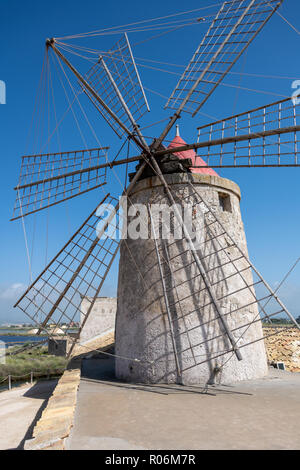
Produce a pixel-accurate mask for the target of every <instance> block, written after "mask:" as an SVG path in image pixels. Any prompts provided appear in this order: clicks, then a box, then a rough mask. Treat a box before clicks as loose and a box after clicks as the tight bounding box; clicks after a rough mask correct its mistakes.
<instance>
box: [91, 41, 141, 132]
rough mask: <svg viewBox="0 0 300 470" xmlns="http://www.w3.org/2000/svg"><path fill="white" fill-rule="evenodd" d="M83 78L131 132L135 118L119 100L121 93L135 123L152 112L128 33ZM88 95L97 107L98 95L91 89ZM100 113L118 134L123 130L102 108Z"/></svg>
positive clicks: (103, 54)
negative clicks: (91, 92) (92, 93)
mask: <svg viewBox="0 0 300 470" xmlns="http://www.w3.org/2000/svg"><path fill="white" fill-rule="evenodd" d="M84 78H85V80H86V81H87V82H88V84H89V85H90V86H91V87H92V88H93V90H94V91H95V92H96V93H97V95H98V96H99V97H100V98H101V99H102V100H103V101H104V102H105V104H106V105H107V106H108V107H109V108H110V109H111V110H112V111H113V112H114V113H115V115H116V116H117V118H118V119H119V120H120V121H121V122H122V123H123V124H124V126H126V128H128V129H130V130H131V131H132V130H133V125H132V121H131V120H130V119H129V117H128V112H127V111H126V109H125V107H124V105H123V104H122V100H120V95H121V97H122V99H123V100H124V102H125V103H126V106H127V108H128V110H129V112H130V113H131V115H132V117H133V119H134V121H135V122H138V121H139V119H140V118H141V117H142V116H143V115H144V114H145V113H146V112H148V111H150V109H149V106H148V102H147V98H146V95H145V92H144V89H143V86H142V82H141V80H140V76H139V72H138V70H137V66H136V64H135V60H134V57H133V55H132V51H131V47H130V43H129V40H128V37H127V35H126V34H124V36H123V37H122V39H121V40H120V41H118V42H117V43H116V44H115V45H114V47H113V48H112V49H110V50H109V51H107V52H106V53H102V55H101V57H100V59H99V61H98V62H97V63H96V64H95V65H93V66H92V67H91V69H90V70H89V71H88V73H87V74H86V75H85V77H84ZM113 82H114V83H113ZM116 89H117V91H116ZM86 94H87V95H88V96H89V97H90V99H91V101H92V102H93V103H94V104H95V106H96V107H97V106H98V104H97V103H96V101H95V98H94V97H93V96H92V95H91V94H90V93H89V91H88V90H86ZM101 114H102V115H103V117H104V118H105V120H106V121H107V122H108V123H109V125H110V126H111V127H112V128H113V130H114V131H115V132H116V133H117V134H118V135H119V136H121V135H122V134H123V133H124V129H121V128H120V126H119V125H118V123H117V122H116V121H115V120H114V119H113V118H112V117H111V115H110V114H109V113H108V112H107V111H106V110H105V109H104V108H103V107H102V108H101Z"/></svg>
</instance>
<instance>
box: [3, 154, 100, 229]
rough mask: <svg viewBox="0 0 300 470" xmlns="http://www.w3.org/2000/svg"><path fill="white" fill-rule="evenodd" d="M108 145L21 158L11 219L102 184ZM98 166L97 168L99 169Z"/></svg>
mask: <svg viewBox="0 0 300 470" xmlns="http://www.w3.org/2000/svg"><path fill="white" fill-rule="evenodd" d="M107 150H108V147H100V148H95V149H89V150H75V151H72V152H61V153H53V154H42V155H32V156H24V157H22V165H21V172H20V178H19V183H18V185H17V186H16V188H15V190H16V192H17V194H16V202H15V207H14V213H13V218H12V220H15V219H18V218H20V217H23V216H26V215H28V214H32V213H34V212H37V211H40V210H42V209H45V208H47V207H50V206H53V205H55V204H58V203H61V202H63V201H65V200H67V199H71V198H74V197H76V196H79V195H80V194H83V193H86V192H88V191H91V190H92V189H95V188H98V187H99V186H102V185H103V184H105V183H106V167H105V168H101V164H103V163H106V162H107ZM99 166H100V168H99Z"/></svg>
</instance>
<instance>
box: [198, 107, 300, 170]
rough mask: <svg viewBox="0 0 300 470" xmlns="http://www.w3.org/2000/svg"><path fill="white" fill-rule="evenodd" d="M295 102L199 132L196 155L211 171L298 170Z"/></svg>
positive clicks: (299, 118)
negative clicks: (232, 168) (224, 168)
mask: <svg viewBox="0 0 300 470" xmlns="http://www.w3.org/2000/svg"><path fill="white" fill-rule="evenodd" d="M299 135H300V106H299V103H298V99H294V100H292V99H290V98H288V99H285V100H281V101H276V102H275V103H271V104H269V105H266V106H262V107H260V108H256V109H252V110H249V111H246V112H244V113H241V114H237V115H235V116H231V117H229V118H226V119H222V120H219V121H216V122H213V123H210V124H207V125H205V126H202V127H199V128H198V141H199V142H198V145H197V153H198V155H199V156H200V157H201V158H203V160H205V162H206V163H207V165H209V166H210V167H217V168H218V167H259V166H261V167H264V166H266V167H267V166H278V167H279V166H299V165H300V161H299V151H300V149H299Z"/></svg>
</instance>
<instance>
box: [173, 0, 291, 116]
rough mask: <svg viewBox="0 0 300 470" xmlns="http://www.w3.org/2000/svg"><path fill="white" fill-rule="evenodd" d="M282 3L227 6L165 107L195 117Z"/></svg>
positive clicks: (247, 1) (249, 1) (251, 0)
mask: <svg viewBox="0 0 300 470" xmlns="http://www.w3.org/2000/svg"><path fill="white" fill-rule="evenodd" d="M281 3H282V0H280V1H278V0H270V1H265V0H243V1H240V0H234V1H229V2H225V3H224V4H223V6H222V7H221V9H220V11H219V12H218V14H217V16H216V18H215V19H214V21H213V22H212V24H211V26H210V28H209V30H208V32H207V34H206V35H205V37H204V39H203V40H202V42H201V44H200V45H199V47H198V49H197V50H196V52H195V53H194V55H193V57H192V59H191V61H190V63H189V64H188V66H187V68H186V69H185V71H184V73H183V75H182V77H181V78H180V80H179V82H178V83H177V85H176V87H175V89H174V91H173V93H172V94H171V96H170V98H169V99H168V101H167V104H166V106H165V107H166V108H172V109H176V110H177V113H178V112H180V111H185V112H187V113H191V114H192V115H193V116H195V114H197V112H198V111H199V109H200V108H201V107H202V106H203V104H204V103H205V102H206V100H207V99H208V98H209V96H210V95H211V94H212V92H213V91H214V90H215V88H216V87H217V86H218V85H219V83H220V82H221V81H222V80H223V78H224V77H225V75H226V74H227V73H228V72H229V70H230V69H231V68H232V67H233V65H234V64H235V63H236V61H237V60H238V58H239V57H240V56H241V55H242V53H243V52H244V51H245V50H246V48H247V47H248V46H249V44H250V43H251V42H252V41H253V39H254V38H255V37H256V36H257V34H258V33H259V32H260V30H261V29H262V28H263V26H264V25H265V24H266V22H267V21H268V20H269V19H270V18H271V16H272V15H273V13H274V12H275V11H276V10H277V8H278V7H279V6H280V5H281Z"/></svg>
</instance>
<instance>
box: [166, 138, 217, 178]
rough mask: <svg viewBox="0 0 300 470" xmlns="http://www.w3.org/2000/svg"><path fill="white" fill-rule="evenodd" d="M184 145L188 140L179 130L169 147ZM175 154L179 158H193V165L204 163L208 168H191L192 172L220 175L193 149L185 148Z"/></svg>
mask: <svg viewBox="0 0 300 470" xmlns="http://www.w3.org/2000/svg"><path fill="white" fill-rule="evenodd" d="M182 145H186V142H185V141H184V140H183V139H182V138H181V137H180V135H179V132H178V131H177V135H176V137H174V139H173V140H172V142H171V143H170V145H169V146H168V148H169V149H172V148H176V147H181V146H182ZM174 155H176V157H178V158H190V159H191V160H192V165H193V166H194V165H195V166H200V165H204V166H205V167H206V168H191V173H202V174H204V175H213V176H218V173H216V172H215V171H214V170H213V169H212V168H209V167H208V166H207V164H206V163H205V161H204V160H202V158H201V157H199V155H197V154H196V152H195V151H194V150H193V149H191V150H184V151H183V152H174Z"/></svg>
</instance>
